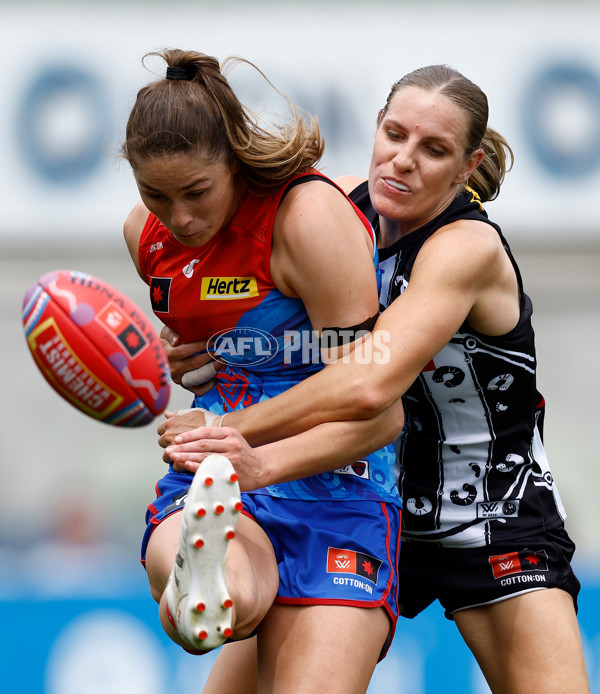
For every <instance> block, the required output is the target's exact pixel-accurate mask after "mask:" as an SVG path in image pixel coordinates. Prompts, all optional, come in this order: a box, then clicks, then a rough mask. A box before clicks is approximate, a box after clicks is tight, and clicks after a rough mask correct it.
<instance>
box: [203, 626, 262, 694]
mask: <svg viewBox="0 0 600 694" xmlns="http://www.w3.org/2000/svg"><path fill="white" fill-rule="evenodd" d="M256 640H257V639H256V636H253V637H252V638H249V639H245V640H244V641H232V642H231V643H226V644H225V645H224V646H223V648H221V650H220V651H219V655H218V656H217V659H216V660H215V662H214V665H213V666H212V668H211V671H210V674H209V676H208V679H207V680H206V684H205V685H204V689H203V690H202V694H224V692H225V693H226V692H235V694H258V682H257V663H256V658H257V656H256Z"/></svg>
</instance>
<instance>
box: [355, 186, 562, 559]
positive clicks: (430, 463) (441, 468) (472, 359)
mask: <svg viewBox="0 0 600 694" xmlns="http://www.w3.org/2000/svg"><path fill="white" fill-rule="evenodd" d="M350 197H351V198H352V199H353V200H354V201H355V202H356V203H357V205H358V206H359V207H360V208H361V209H362V210H363V212H365V214H366V215H367V217H368V218H369V219H371V221H372V223H373V224H374V226H377V225H376V220H377V215H376V214H375V211H374V210H373V208H372V206H371V204H370V200H369V196H368V190H367V188H366V185H365V184H362V185H361V186H359V187H358V188H357V189H356V190H355V191H353V192H352V194H351V195H350ZM458 219H473V220H478V221H483V222H486V223H488V224H491V225H492V226H493V227H494V228H495V229H496V231H497V232H498V234H499V235H500V238H501V239H502V243H503V245H504V247H505V250H506V253H507V254H508V256H509V258H510V260H511V262H512V263H513V266H514V268H515V272H516V275H517V280H518V283H519V289H520V293H521V314H520V319H519V323H518V325H517V326H516V327H515V328H514V330H512V331H511V332H510V333H508V334H506V335H501V336H497V337H490V336H487V335H483V334H481V333H478V332H476V331H475V330H473V329H472V328H471V327H470V326H469V324H468V323H466V322H465V323H464V324H463V325H462V326H461V328H460V330H459V331H458V332H457V333H456V335H454V337H453V338H452V340H450V342H449V343H448V344H447V345H446V346H445V347H444V348H443V349H442V350H440V352H439V353H438V354H436V355H435V356H434V357H433V359H432V360H431V361H430V362H429V364H427V365H426V366H425V368H424V369H423V371H422V372H421V374H420V375H419V377H418V378H417V379H416V380H415V382H414V383H413V384H412V386H411V387H410V388H409V390H408V391H407V392H406V394H405V395H404V397H403V403H404V409H405V425H404V430H403V432H402V435H401V437H400V439H399V441H398V442H397V451H398V471H399V485H400V491H401V495H402V499H403V507H404V513H403V518H402V522H403V528H402V533H403V538H405V539H420V540H428V541H435V542H439V543H440V544H443V545H446V546H477V545H486V544H489V543H491V542H492V541H501V540H503V539H505V538H507V537H512V538H518V537H521V536H522V537H525V536H531V535H535V534H536V533H538V532H540V530H542V529H550V528H554V527H557V526H559V525H561V524H562V521H563V520H564V518H565V515H566V514H565V511H564V508H563V506H562V503H561V500H560V497H559V495H558V491H557V489H556V486H555V484H554V481H553V479H552V474H551V472H550V469H549V466H548V461H547V458H546V453H545V451H544V447H543V444H542V429H543V427H542V425H543V417H544V400H543V398H542V396H541V395H540V393H539V392H538V391H537V388H536V356H535V345H534V332H533V328H532V325H531V314H532V305H531V301H530V299H529V297H528V296H527V295H526V294H525V293H524V292H523V286H522V280H521V276H520V273H519V270H518V267H517V265H516V263H515V260H514V258H513V257H512V254H511V252H510V248H509V247H508V244H507V242H506V240H505V239H504V237H503V236H502V233H501V231H500V228H499V227H498V226H497V225H495V224H493V223H492V222H490V221H489V219H488V217H487V215H486V213H485V212H484V211H483V208H482V207H481V204H480V203H479V199H478V198H477V196H476V194H475V193H474V192H473V191H469V190H467V191H465V192H464V193H462V194H461V195H459V196H458V197H457V198H455V200H454V201H453V202H452V203H451V204H450V206H449V207H448V208H447V209H446V210H444V212H442V213H441V214H440V215H439V216H438V217H437V218H436V219H434V220H433V221H431V222H430V223H429V224H427V225H426V226H424V227H422V228H421V229H418V230H416V231H414V232H412V233H410V234H408V235H407V236H406V237H404V238H402V239H400V240H399V241H397V242H396V243H394V244H393V245H392V246H390V247H389V248H385V249H379V257H380V263H379V267H380V270H382V271H383V272H382V288H381V293H380V303H381V309H382V310H383V309H384V308H385V307H386V306H389V305H390V304H391V303H392V302H393V301H394V300H395V299H396V298H397V297H398V296H400V294H401V293H402V292H403V291H404V290H405V289H406V287H407V286H408V283H409V281H410V274H411V270H412V267H413V264H414V261H415V259H416V257H417V254H418V253H419V251H420V249H421V247H422V246H423V244H424V243H425V241H426V240H427V239H428V238H429V237H430V236H431V235H432V234H433V233H435V232H436V231H437V230H438V229H439V228H441V227H443V226H445V225H447V224H450V223H451V222H453V221H456V220H458Z"/></svg>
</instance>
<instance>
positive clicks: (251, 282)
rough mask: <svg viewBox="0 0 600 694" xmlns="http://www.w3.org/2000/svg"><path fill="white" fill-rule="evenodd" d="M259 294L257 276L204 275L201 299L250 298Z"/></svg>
mask: <svg viewBox="0 0 600 694" xmlns="http://www.w3.org/2000/svg"><path fill="white" fill-rule="evenodd" d="M253 296H258V285H257V284H256V277H203V278H202V290H201V293H200V298H201V299H208V300H210V299H248V298H250V297H253Z"/></svg>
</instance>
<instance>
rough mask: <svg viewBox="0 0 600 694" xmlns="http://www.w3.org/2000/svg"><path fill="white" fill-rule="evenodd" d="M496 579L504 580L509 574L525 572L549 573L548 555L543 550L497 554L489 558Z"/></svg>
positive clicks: (523, 550) (524, 550)
mask: <svg viewBox="0 0 600 694" xmlns="http://www.w3.org/2000/svg"><path fill="white" fill-rule="evenodd" d="M488 561H489V562H490V566H491V567H492V573H493V574H494V578H502V577H503V576H508V575H509V574H516V573H521V572H523V571H548V555H547V554H546V551H545V550H543V549H539V550H531V549H527V548H525V549H522V550H519V551H518V552H509V553H508V554H496V555H495V556H493V557H489V558H488Z"/></svg>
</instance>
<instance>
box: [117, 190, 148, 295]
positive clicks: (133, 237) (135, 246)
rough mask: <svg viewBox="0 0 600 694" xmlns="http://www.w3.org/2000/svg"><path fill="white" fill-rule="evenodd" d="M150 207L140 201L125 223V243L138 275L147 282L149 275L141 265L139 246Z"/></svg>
mask: <svg viewBox="0 0 600 694" xmlns="http://www.w3.org/2000/svg"><path fill="white" fill-rule="evenodd" d="M148 214H149V212H148V209H147V207H146V206H145V205H144V203H143V202H138V203H137V204H136V205H135V207H134V208H133V209H132V210H131V212H130V213H129V215H128V216H127V219H126V220H125V223H124V225H123V236H124V237H125V243H126V244H127V249H128V250H129V255H130V256H131V259H132V260H133V264H134V265H135V267H136V270H137V271H138V275H139V276H140V277H141V278H142V279H143V280H144V282H147V281H148V279H147V277H146V276H145V275H144V274H143V272H142V269H141V267H140V259H139V247H140V237H141V235H142V231H143V229H144V225H145V224H146V220H147V219H148Z"/></svg>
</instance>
